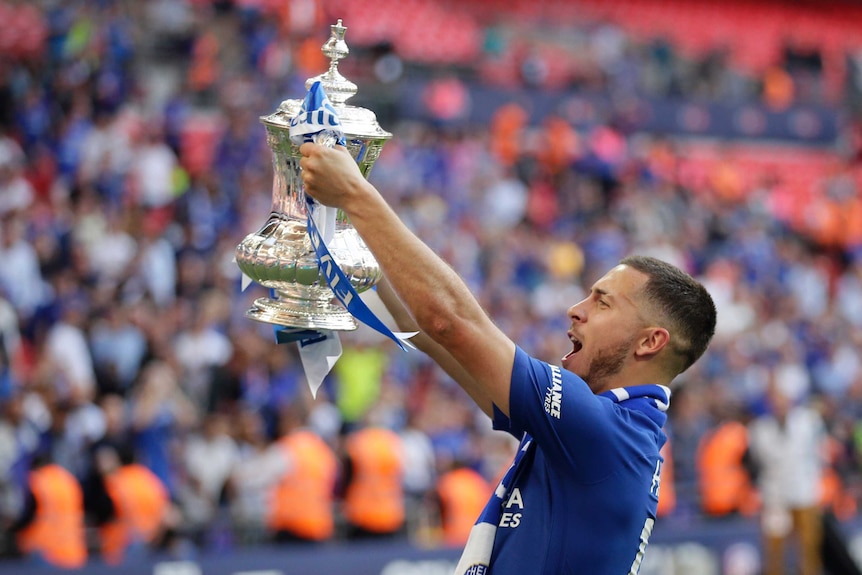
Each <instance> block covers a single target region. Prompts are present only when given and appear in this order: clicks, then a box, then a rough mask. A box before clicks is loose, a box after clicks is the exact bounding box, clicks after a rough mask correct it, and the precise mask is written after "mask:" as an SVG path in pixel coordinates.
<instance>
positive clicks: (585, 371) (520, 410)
mask: <svg viewBox="0 0 862 575" xmlns="http://www.w3.org/2000/svg"><path fill="white" fill-rule="evenodd" d="M300 152H301V153H302V155H303V158H302V160H301V166H302V169H303V172H302V174H303V180H304V182H305V186H306V192H307V193H308V194H309V195H311V196H312V197H314V198H316V199H317V200H318V201H320V202H321V203H323V204H326V205H330V206H337V207H339V208H341V209H342V210H344V212H345V213H346V214H347V215H348V217H349V218H350V221H351V223H352V224H353V226H354V227H355V228H356V230H357V232H358V233H359V234H360V236H361V237H362V238H363V239H364V240H365V243H366V244H367V245H368V247H369V248H370V249H371V251H372V253H373V254H374V256H375V257H376V258H377V261H378V263H379V264H380V266H381V268H382V269H383V271H384V273H385V274H386V277H387V278H388V282H389V284H386V283H384V284H383V285H381V286H380V288H381V289H380V290H379V291H380V292H381V296H382V297H383V298H384V301H385V302H386V303H387V306H388V307H389V309H390V311H393V315H395V316H396V319H397V320H398V321H399V324H400V327H401V328H402V329H404V328H405V327H408V326H411V325H415V326H416V327H417V328H418V329H419V330H421V333H420V335H419V336H417V337H416V338H415V339H414V341H415V343H416V344H417V346H418V347H420V349H422V350H423V351H425V352H426V353H428V354H429V355H430V356H431V357H432V358H433V359H434V360H435V361H437V363H439V364H440V365H441V367H443V368H444V369H445V370H446V371H447V372H448V373H449V374H450V375H451V376H452V377H453V378H454V379H455V380H456V381H457V382H458V383H459V384H460V385H461V386H462V387H463V388H464V389H465V390H466V391H467V393H468V394H469V395H470V396H471V397H472V398H473V399H474V400H475V401H476V403H477V404H478V405H479V407H480V408H481V409H482V410H483V411H484V412H485V413H487V414H488V415H489V416H490V417H492V419H493V422H494V426H495V428H497V429H501V430H505V431H508V432H509V433H511V434H513V435H514V436H515V437H517V438H518V439H520V440H521V443H520V447H519V449H518V452H517V455H516V457H515V461H514V462H513V464H512V466H511V468H510V469H509V471H508V472H507V474H506V475H505V477H504V478H503V480H502V482H501V483H500V485H499V486H498V487H497V489H496V491H495V493H494V495H493V496H492V497H491V500H490V501H489V502H488V505H487V506H486V507H485V510H484V511H483V513H482V515H481V516H480V517H479V520H478V521H477V523H476V525H475V526H474V528H473V531H472V532H471V535H470V538H469V540H468V542H467V545H466V547H465V549H464V552H463V554H462V557H461V560H460V562H459V564H458V567H457V569H456V573H455V575H484V574H491V575H508V574H513V575H514V574H517V575H523V574H524V573H530V574H548V575H552V574H553V575H559V574H562V573H572V574H580V573H583V574H589V575H625V574H632V575H633V574H636V573H637V572H638V569H639V567H640V564H641V561H642V560H643V555H644V551H645V548H646V545H647V542H648V540H649V536H650V533H651V532H652V528H653V524H654V521H655V515H656V506H657V503H658V493H659V486H660V474H661V465H662V458H661V456H660V455H659V450H660V449H661V446H662V445H663V444H664V442H665V439H666V438H665V435H664V433H663V432H662V426H663V425H664V422H665V419H666V416H665V413H664V412H665V410H666V409H667V407H668V404H669V401H670V390H669V389H668V387H667V386H668V385H669V384H670V382H671V381H672V380H673V378H674V377H676V375H678V374H679V373H681V372H682V371H684V370H685V369H687V368H688V367H689V366H690V365H691V364H693V363H694V361H695V360H697V358H698V357H700V356H701V354H702V353H703V352H704V351H705V350H706V347H707V345H708V344H709V341H710V339H711V337H712V334H713V332H714V330H715V315H716V313H715V306H714V304H713V302H712V299H711V298H710V296H709V294H708V293H707V291H706V290H705V289H704V288H703V286H702V285H700V284H699V283H698V282H696V281H695V280H694V279H692V278H691V277H690V276H688V275H687V274H685V273H684V272H682V271H680V270H679V269H677V268H675V267H673V266H671V265H669V264H666V263H664V262H661V261H659V260H656V259H654V258H648V257H630V258H626V259H624V260H623V261H622V262H620V264H619V265H618V266H616V267H614V268H613V269H611V270H610V271H609V272H608V273H607V274H606V275H604V276H603V277H602V278H601V279H599V280H598V281H597V282H596V283H595V284H594V285H593V286H592V288H591V290H590V293H589V295H588V296H587V297H586V298H585V299H584V300H583V301H581V302H579V303H577V304H575V305H573V306H572V307H571V308H569V310H568V316H569V318H570V320H571V328H570V329H569V331H568V337H569V339H570V340H571V344H572V349H571V351H570V352H569V353H568V354H566V356H565V357H563V358H562V368H561V367H557V366H552V365H549V364H547V363H545V362H543V361H539V360H537V359H534V358H531V357H530V356H528V355H527V354H526V353H525V352H524V351H523V350H522V349H521V348H519V347H518V346H517V345H516V344H515V343H514V342H513V341H512V340H510V339H509V338H508V337H507V336H506V335H505V334H504V333H503V332H501V331H500V330H499V329H498V328H497V326H496V325H494V323H493V321H492V320H491V319H490V318H489V317H488V316H487V314H486V313H485V312H484V310H483V309H482V308H481V306H480V305H479V303H478V302H477V300H476V299H475V298H474V297H473V295H472V294H471V293H470V291H469V289H468V288H467V286H466V284H465V283H464V282H463V281H462V280H461V279H460V278H459V277H458V275H457V274H456V273H455V272H454V271H453V270H452V269H451V268H450V266H449V265H448V264H446V263H445V262H444V261H443V260H442V259H440V258H439V257H438V256H437V255H436V254H435V253H434V252H433V251H432V250H431V249H430V248H429V247H428V246H426V245H425V244H424V243H423V242H422V241H421V240H419V239H418V238H417V237H416V236H415V235H414V234H413V233H412V232H411V231H410V230H409V229H408V228H407V227H406V226H405V224H404V223H403V222H402V221H401V220H400V219H399V218H398V217H397V215H396V214H395V212H394V211H393V210H392V208H391V207H390V206H389V205H388V204H387V203H386V201H385V200H384V199H383V198H382V196H381V195H380V194H379V193H378V191H377V190H376V189H375V188H374V187H373V186H372V185H371V184H370V183H369V182H367V181H366V180H365V178H363V177H362V175H361V174H360V172H359V169H358V168H357V166H356V163H355V162H354V161H353V159H352V158H351V157H350V155H349V154H348V153H347V151H346V150H345V149H344V148H340V147H339V148H334V149H333V148H325V147H321V146H317V145H315V144H305V145H303V146H302V147H301V148H300ZM390 285H391V288H392V291H389V286H390ZM399 300H400V302H403V308H406V309H403V308H402V311H403V313H399V306H401V305H402V303H399ZM408 314H409V315H408Z"/></svg>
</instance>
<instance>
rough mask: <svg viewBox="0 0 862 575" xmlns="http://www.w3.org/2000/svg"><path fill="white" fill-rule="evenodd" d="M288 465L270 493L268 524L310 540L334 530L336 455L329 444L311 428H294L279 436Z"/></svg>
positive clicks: (277, 529)
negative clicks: (303, 429) (288, 468)
mask: <svg viewBox="0 0 862 575" xmlns="http://www.w3.org/2000/svg"><path fill="white" fill-rule="evenodd" d="M279 445H280V446H281V448H282V449H283V450H284V451H285V453H286V454H287V457H288V460H289V461H290V462H291V469H290V471H289V472H288V473H286V474H285V475H284V477H282V479H281V481H279V483H278V484H277V485H276V486H275V487H274V488H273V490H272V492H271V494H270V505H269V511H268V516H267V525H268V526H269V527H270V529H273V530H275V531H288V532H290V533H291V534H293V535H296V536H297V537H301V538H303V539H308V540H310V541H321V540H323V539H327V538H329V537H331V536H332V534H333V533H334V531H335V520H334V517H333V510H332V506H333V490H334V488H335V480H336V476H337V473H338V459H337V457H336V456H335V453H334V452H333V451H332V448H331V447H329V445H328V444H327V443H326V442H325V441H323V439H321V438H320V437H318V436H317V435H316V434H315V433H312V432H311V431H295V432H293V433H291V434H289V435H287V436H285V437H283V438H281V440H279Z"/></svg>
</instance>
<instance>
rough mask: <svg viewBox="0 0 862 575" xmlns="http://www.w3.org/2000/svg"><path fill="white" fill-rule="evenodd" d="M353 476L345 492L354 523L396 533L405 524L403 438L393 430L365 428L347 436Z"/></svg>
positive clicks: (346, 512)
mask: <svg viewBox="0 0 862 575" xmlns="http://www.w3.org/2000/svg"><path fill="white" fill-rule="evenodd" d="M347 453H348V455H349V457H350V459H351V462H352V464H353V479H352V481H351V482H350V485H348V487H347V492H346V493H345V496H344V515H345V517H346V518H347V520H348V521H349V522H350V524H351V525H354V526H356V527H359V528H361V529H365V530H366V531H371V532H374V533H393V532H395V531H397V530H398V529H400V528H401V527H402V525H403V524H404V491H403V487H402V485H401V476H402V473H403V469H402V466H403V463H402V458H401V438H400V437H398V435H396V434H395V433H394V432H393V431H390V430H388V429H380V428H365V429H362V430H360V431H357V432H355V433H353V434H352V435H350V437H348V439H347Z"/></svg>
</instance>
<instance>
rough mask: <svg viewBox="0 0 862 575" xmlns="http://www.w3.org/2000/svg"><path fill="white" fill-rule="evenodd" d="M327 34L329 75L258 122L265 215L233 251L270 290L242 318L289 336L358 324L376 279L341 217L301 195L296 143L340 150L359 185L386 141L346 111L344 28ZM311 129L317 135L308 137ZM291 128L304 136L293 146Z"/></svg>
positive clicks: (369, 121)
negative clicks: (268, 178)
mask: <svg viewBox="0 0 862 575" xmlns="http://www.w3.org/2000/svg"><path fill="white" fill-rule="evenodd" d="M330 28H331V36H330V38H329V39H328V40H327V41H326V43H325V44H324V45H323V47H322V51H323V53H324V54H325V55H326V56H327V57H328V58H329V59H330V65H329V69H328V70H327V71H326V72H325V73H323V74H320V75H319V76H316V77H314V78H309V79H308V80H307V81H306V83H305V87H306V89H307V90H309V93H308V94H307V95H306V98H305V100H299V99H296V100H285V101H283V102H282V103H281V104H280V105H279V106H278V108H277V109H276V110H275V112H273V113H272V114H270V115H268V116H264V117H262V118H261V122H262V123H263V125H264V126H265V128H266V141H267V144H268V145H269V147H270V148H271V150H272V159H273V171H274V178H273V187H272V209H271V213H270V216H269V219H268V220H267V221H266V223H265V224H264V225H263V226H262V227H261V228H260V229H259V230H257V231H255V232H253V233H251V234H249V235H248V236H246V237H245V239H244V240H243V241H242V242H241V243H240V244H239V245H238V246H237V248H236V261H237V265H238V266H239V268H240V269H241V270H242V272H243V273H244V274H245V275H246V276H248V278H250V279H251V280H252V281H254V282H256V283H258V284H260V285H262V286H264V287H267V288H270V294H271V295H270V297H261V298H258V299H257V300H255V302H254V304H253V306H252V307H251V309H249V310H248V311H247V312H246V315H247V317H249V318H251V319H254V320H257V321H261V322H266V323H271V324H275V325H280V326H287V327H288V328H293V331H295V332H297V333H314V332H315V331H322V330H337V331H348V330H354V329H356V328H357V325H358V324H357V322H356V317H359V318H360V319H361V320H363V321H364V319H363V316H362V314H361V313H357V311H356V310H355V309H353V306H354V305H360V304H361V300H360V298H358V297H354V296H355V295H357V294H361V293H362V292H364V291H366V290H368V289H369V288H371V287H372V286H374V285H375V284H376V283H377V282H378V280H379V279H380V277H381V270H380V267H379V266H378V264H377V261H376V260H375V259H374V256H373V255H372V254H371V252H370V251H369V250H368V248H367V247H366V246H365V243H364V242H363V241H362V239H361V238H360V237H359V235H358V234H357V233H356V230H354V229H353V227H352V226H351V225H350V222H349V220H348V218H347V217H346V216H345V215H344V213H343V212H341V211H340V210H336V209H334V208H327V207H324V206H321V205H319V204H317V205H315V202H314V200H312V199H310V197H308V196H306V194H305V192H304V190H303V185H302V178H301V175H300V166H299V161H300V158H301V155H300V153H299V145H301V144H302V143H303V140H302V137H305V138H306V139H305V141H315V142H317V143H323V144H327V145H335V144H336V143H343V144H344V145H346V147H347V149H348V150H349V151H350V153H351V155H352V156H353V158H354V159H355V160H356V162H357V163H358V164H359V168H360V171H361V172H362V174H363V176H364V177H366V178H367V177H368V175H369V173H370V172H371V167H372V166H373V165H374V162H375V160H377V158H378V157H379V156H380V152H381V150H382V149H383V145H384V144H385V143H386V141H387V140H389V139H390V138H391V137H392V134H390V133H389V132H387V131H385V130H383V129H382V128H381V127H380V126H379V125H378V123H377V118H376V116H375V114H374V113H373V112H372V111H370V110H367V109H365V108H360V107H355V106H351V105H348V104H346V102H347V100H348V99H349V98H350V97H352V96H353V95H354V94H356V91H357V88H356V84H354V83H353V82H351V81H349V80H348V79H346V78H345V77H344V76H342V75H341V73H339V71H338V62H339V60H341V59H342V58H344V57H345V56H347V55H348V53H349V50H348V47H347V44H346V43H345V41H344V34H345V31H346V30H347V28H346V27H344V26H343V25H342V23H341V20H338V22H337V23H336V24H334V25H332V26H331V27H330ZM315 106H317V108H314V109H312V108H313V107H315ZM315 123H319V124H320V125H319V126H317V127H318V128H320V129H319V130H318V131H317V132H316V133H312V134H310V132H314V130H315V129H316V128H314V125H315ZM333 124H335V127H334V128H335V129H333ZM309 126H311V128H309ZM292 128H293V130H292ZM298 128H302V129H304V130H305V131H304V136H300V138H297V129H298ZM291 135H293V138H291ZM342 136H343V139H342ZM297 142H298V143H297ZM321 244H322V245H323V250H322V251H321V249H320V248H321ZM334 290H335V291H334ZM368 311H370V310H368ZM372 315H373V314H372ZM366 323H368V322H366ZM369 325H371V324H369ZM372 327H375V326H374V325H372ZM375 329H377V328H376V327H375ZM378 331H380V330H378ZM387 335H389V334H387ZM390 337H391V336H390ZM297 339H299V338H297ZM399 345H400V344H399Z"/></svg>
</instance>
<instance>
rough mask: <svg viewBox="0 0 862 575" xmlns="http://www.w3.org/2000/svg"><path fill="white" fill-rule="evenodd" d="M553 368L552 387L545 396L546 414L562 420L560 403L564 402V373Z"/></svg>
mask: <svg viewBox="0 0 862 575" xmlns="http://www.w3.org/2000/svg"><path fill="white" fill-rule="evenodd" d="M548 367H550V368H551V387H549V388H548V392H547V393H546V394H545V413H547V414H548V415H550V416H551V417H556V418H557V419H560V403H561V402H562V401H563V372H562V370H561V369H560V368H559V367H557V366H556V365H549V366H548Z"/></svg>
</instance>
